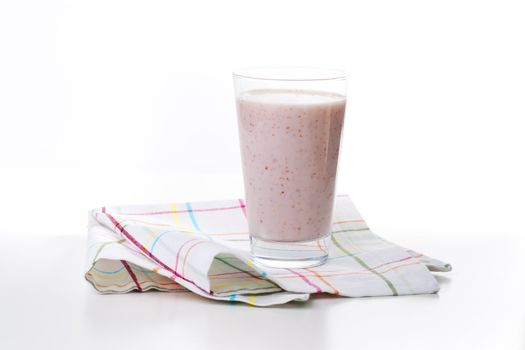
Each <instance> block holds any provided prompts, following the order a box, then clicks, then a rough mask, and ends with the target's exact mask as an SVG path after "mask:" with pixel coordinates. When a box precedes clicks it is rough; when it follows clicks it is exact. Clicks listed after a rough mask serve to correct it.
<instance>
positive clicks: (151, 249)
mask: <svg viewBox="0 0 525 350" xmlns="http://www.w3.org/2000/svg"><path fill="white" fill-rule="evenodd" d="M172 231H173V230H169V231H164V232H162V233H161V234H160V235H158V236H157V237H155V239H154V240H153V243H152V244H151V248H150V250H149V251H150V252H151V253H153V248H155V245H156V244H157V242H158V241H159V239H160V237H162V236H164V235H165V234H166V233H170V232H172Z"/></svg>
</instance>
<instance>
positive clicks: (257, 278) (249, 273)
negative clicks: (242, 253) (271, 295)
mask: <svg viewBox="0 0 525 350" xmlns="http://www.w3.org/2000/svg"><path fill="white" fill-rule="evenodd" d="M215 260H218V261H220V262H221V263H223V264H224V265H227V266H229V267H231V268H233V269H235V270H237V271H239V272H244V273H245V274H247V275H249V276H250V277H253V278H254V279H256V280H257V281H261V282H267V283H268V284H270V285H272V286H273V287H272V288H279V289H281V287H279V286H278V285H277V284H275V283H274V282H273V281H271V280H269V279H266V278H264V276H260V275H259V276H257V275H254V274H253V273H251V272H250V271H247V270H243V269H241V268H240V267H237V266H235V265H233V264H230V263H229V262H227V261H225V260H223V259H221V258H219V257H217V256H216V257H215ZM236 261H240V260H238V259H236ZM261 278H262V279H261Z"/></svg>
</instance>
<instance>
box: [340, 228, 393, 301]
mask: <svg viewBox="0 0 525 350" xmlns="http://www.w3.org/2000/svg"><path fill="white" fill-rule="evenodd" d="M332 242H334V244H335V245H336V246H337V248H339V249H340V250H341V251H342V252H343V253H345V254H346V255H348V256H349V257H351V258H353V259H354V260H355V261H357V262H358V263H359V265H361V266H362V267H364V268H365V269H367V270H368V271H370V272H372V273H373V274H375V275H377V276H378V277H379V278H381V279H382V280H383V281H384V282H385V283H386V285H387V286H388V288H390V290H391V291H392V295H394V296H396V295H398V294H397V290H396V288H395V287H394V285H393V284H392V282H390V281H389V280H388V278H386V277H385V276H383V275H382V274H381V273H379V272H377V271H376V270H374V269H373V268H371V267H370V266H368V265H367V264H366V263H365V262H364V261H363V260H362V259H361V258H359V257H357V256H355V255H354V254H352V253H350V252H349V251H348V250H346V249H345V248H344V247H343V246H342V245H341V244H340V243H339V242H338V241H337V240H336V239H335V237H334V236H332Z"/></svg>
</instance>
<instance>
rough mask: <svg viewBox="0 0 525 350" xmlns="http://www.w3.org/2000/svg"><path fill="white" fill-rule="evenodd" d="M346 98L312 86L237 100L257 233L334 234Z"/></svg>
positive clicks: (307, 237)
mask: <svg viewBox="0 0 525 350" xmlns="http://www.w3.org/2000/svg"><path fill="white" fill-rule="evenodd" d="M345 104H346V100H345V97H344V96H343V95H338V94H333V93H324V92H317V91H306V90H277V89H267V90H250V91H246V92H244V93H242V94H240V96H238V98H237V110H238V120H239V135H240V144H241V154H242V164H243V170H244V185H245V194H246V204H247V213H248V223H249V228H250V235H251V236H253V237H255V238H258V239H262V240H265V241H279V242H300V241H312V240H316V239H319V238H323V237H326V236H327V235H329V234H330V231H331V220H332V210H333V203H334V190H335V181H336V173H337V160H338V156H339V145H340V140H341V131H342V127H343V120H344V114H345Z"/></svg>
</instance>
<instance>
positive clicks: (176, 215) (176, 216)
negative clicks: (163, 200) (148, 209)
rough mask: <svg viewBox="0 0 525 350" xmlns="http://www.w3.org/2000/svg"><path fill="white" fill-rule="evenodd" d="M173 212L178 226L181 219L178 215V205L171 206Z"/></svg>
mask: <svg viewBox="0 0 525 350" xmlns="http://www.w3.org/2000/svg"><path fill="white" fill-rule="evenodd" d="M171 212H172V214H173V218H174V219H175V223H176V224H177V225H180V218H179V215H178V214H177V204H175V203H173V204H172V205H171Z"/></svg>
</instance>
